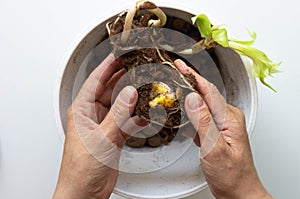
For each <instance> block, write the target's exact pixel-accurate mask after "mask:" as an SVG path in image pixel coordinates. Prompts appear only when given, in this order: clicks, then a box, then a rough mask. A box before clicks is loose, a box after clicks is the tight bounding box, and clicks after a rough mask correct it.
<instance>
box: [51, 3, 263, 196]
mask: <svg viewBox="0 0 300 199" xmlns="http://www.w3.org/2000/svg"><path fill="white" fill-rule="evenodd" d="M157 5H158V6H159V7H160V8H166V9H174V10H178V11H182V12H185V13H188V14H191V15H196V14H195V13H197V12H196V11H195V10H194V9H192V8H188V7H186V6H183V4H176V3H175V4H172V5H171V4H168V2H165V3H163V2H161V3H157ZM121 11H122V10H121ZM116 14H118V13H116ZM112 16H114V14H113V15H111V14H110V15H109V14H106V16H104V17H101V18H100V19H98V20H96V21H95V22H94V23H92V25H90V26H89V27H88V28H87V29H86V30H84V31H82V32H81V33H80V34H79V35H78V36H77V37H76V39H75V40H74V41H73V42H72V44H71V45H70V47H69V49H68V51H67V52H66V53H65V55H64V56H63V59H62V63H61V64H60V67H59V70H58V71H57V77H56V81H55V86H54V89H53V92H54V95H53V108H54V116H55V121H56V126H57V128H58V134H59V137H60V140H61V142H62V143H64V141H65V131H64V128H63V125H62V121H61V119H62V118H61V115H60V105H59V102H60V89H61V84H62V80H63V76H64V72H65V70H66V66H67V65H68V63H69V61H70V59H71V57H72V55H73V53H74V51H75V50H76V49H77V48H78V46H79V45H80V43H81V42H82V41H83V40H84V38H85V37H86V36H87V35H88V34H89V33H90V32H91V31H93V30H94V29H95V28H96V27H97V26H98V25H99V24H101V23H102V22H104V21H106V20H108V19H110V18H111V17H112ZM241 60H242V62H243V64H244V66H245V68H246V71H247V77H248V79H249V86H250V92H251V111H250V117H249V124H248V127H247V132H248V136H249V137H251V135H252V133H253V130H254V127H255V123H256V117H257V109H258V92H257V84H256V79H255V78H254V76H253V75H252V72H251V63H250V62H249V60H248V59H245V58H243V57H241ZM206 188H208V184H207V182H206V181H205V182H204V183H203V184H199V186H196V187H194V188H193V189H189V190H187V191H185V192H181V193H176V194H172V195H167V196H161V197H158V196H153V197H143V198H145V199H154V198H155V199H171V198H172V199H173V198H183V197H188V196H191V195H193V194H196V193H199V192H201V191H203V190H204V189H206ZM113 193H115V194H117V195H119V196H123V197H138V198H141V196H138V195H134V194H132V193H128V192H126V191H123V190H119V189H118V188H116V187H115V188H114V190H113Z"/></svg>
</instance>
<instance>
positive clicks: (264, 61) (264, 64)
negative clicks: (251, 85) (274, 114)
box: [229, 41, 281, 91]
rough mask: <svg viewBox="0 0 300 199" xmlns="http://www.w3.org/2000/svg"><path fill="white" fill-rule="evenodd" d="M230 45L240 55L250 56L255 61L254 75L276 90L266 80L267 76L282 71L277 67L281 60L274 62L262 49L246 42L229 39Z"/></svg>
mask: <svg viewBox="0 0 300 199" xmlns="http://www.w3.org/2000/svg"><path fill="white" fill-rule="evenodd" d="M229 47H230V48H232V49H234V50H235V51H236V52H238V53H239V54H240V55H244V56H247V57H249V58H250V59H251V60H252V62H253V75H254V76H255V77H258V78H259V79H260V81H261V82H262V83H263V84H264V85H265V86H267V87H269V88H270V89H272V90H273V91H275V89H274V88H273V87H272V86H270V85H269V84H267V83H266V82H265V78H266V77H268V76H272V75H273V74H274V73H278V72H280V71H279V70H278V69H277V68H278V66H279V65H280V64H281V62H279V63H274V62H272V60H271V59H270V58H269V57H268V56H267V55H266V54H265V53H264V52H262V51H261V50H258V49H256V48H253V47H251V46H248V45H245V44H241V43H237V42H234V41H229Z"/></svg>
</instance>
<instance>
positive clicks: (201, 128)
mask: <svg viewBox="0 0 300 199" xmlns="http://www.w3.org/2000/svg"><path fill="white" fill-rule="evenodd" d="M185 109H186V113H187V115H188V117H189V119H190V121H191V123H192V124H193V126H194V128H195V129H196V131H197V133H198V136H199V138H200V139H199V141H200V145H201V156H202V157H205V156H206V155H207V154H208V153H209V152H210V151H211V150H212V148H213V147H214V146H215V144H216V143H217V141H218V139H219V137H220V131H219V129H218V128H217V126H216V124H215V122H214V120H213V118H212V115H211V113H210V111H209V108H208V106H207V105H206V103H205V102H204V100H203V99H202V97H201V96H200V95H199V94H197V93H190V94H189V95H188V96H187V97H186V99H185Z"/></svg>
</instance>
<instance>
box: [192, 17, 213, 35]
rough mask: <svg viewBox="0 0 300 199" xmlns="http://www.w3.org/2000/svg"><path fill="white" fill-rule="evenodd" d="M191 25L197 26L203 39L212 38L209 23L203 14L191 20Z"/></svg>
mask: <svg viewBox="0 0 300 199" xmlns="http://www.w3.org/2000/svg"><path fill="white" fill-rule="evenodd" d="M192 21H193V24H195V23H196V24H197V26H198V29H199V31H200V34H201V36H202V37H203V38H209V37H211V36H212V30H211V23H210V21H209V19H208V17H207V16H206V15H205V14H200V15H198V16H195V17H193V18H192Z"/></svg>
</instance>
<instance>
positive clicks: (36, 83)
mask: <svg viewBox="0 0 300 199" xmlns="http://www.w3.org/2000/svg"><path fill="white" fill-rule="evenodd" d="M133 2H134V1H128V0H110V1H102V0H97V1H96V0H89V1H71V0H51V1H50V0H49V1H40V0H27V1H21V0H19V1H17V0H9V1H8V0H6V1H5V0H0V69H1V71H0V198H1V199H17V198H26V199H27V198H28V199H40V198H51V196H52V193H53V191H54V188H55V184H56V180H57V175H58V171H59V165H60V160H61V154H62V149H63V143H62V141H61V139H60V137H59V135H58V130H57V127H56V122H55V118H54V110H53V98H54V88H55V85H56V81H57V77H58V76H59V72H60V71H61V68H62V67H64V64H65V62H66V60H67V58H68V55H70V53H71V51H72V50H73V48H74V47H75V44H76V43H77V42H78V41H79V40H80V39H81V38H82V37H83V36H84V33H86V32H87V31H89V30H91V28H92V27H93V26H95V25H96V24H98V23H99V22H101V21H102V20H103V19H105V18H107V17H108V16H111V15H112V14H115V13H118V12H120V11H122V10H123V9H125V8H127V7H128V6H131V5H132V3H133ZM156 2H159V5H174V4H176V5H178V4H179V5H182V8H184V9H185V8H187V9H188V10H192V11H194V12H195V13H206V14H208V16H210V18H211V19H212V21H213V22H214V23H226V24H228V26H229V28H230V30H231V32H232V33H234V35H237V36H239V37H242V38H245V39H247V34H246V32H245V28H250V29H254V30H255V31H256V32H257V34H258V39H257V41H256V43H255V46H256V47H258V48H260V49H264V50H265V51H266V52H267V54H268V55H269V56H270V57H271V58H272V59H273V60H274V61H283V64H282V66H281V67H280V69H281V70H283V71H284V72H283V73H280V74H277V75H276V76H275V77H274V78H271V79H268V81H269V82H270V83H271V84H272V85H273V86H274V87H275V88H276V89H277V91H278V92H277V93H273V92H272V91H270V90H269V89H267V88H265V87H263V86H261V84H259V83H258V91H259V109H258V118H257V123H256V128H255V130H254V133H253V135H252V138H251V143H252V149H253V155H254V159H255V163H256V166H257V169H258V171H259V174H260V176H261V179H262V181H263V183H264V185H265V186H266V187H267V189H268V190H269V191H270V192H271V193H272V194H273V196H274V197H275V198H288V199H296V198H299V197H300V171H299V168H300V161H299V157H300V130H299V128H298V125H299V123H300V117H299V112H300V105H299V104H300V64H299V58H300V54H299V44H300V36H299V34H300V23H299V19H300V12H299V6H298V3H297V1H296V0H285V1H274V0H264V1H261V0H252V1H238V0H236V1H235V0H225V1H224V0H222V1H221V0H219V1H217V0H209V1H208V0H207V1H204V0H202V1H201V0H188V1H179V0H160V1H156ZM183 2H188V3H183ZM249 186H251V185H249ZM209 195H210V194H209V191H208V190H206V191H205V192H204V193H202V194H198V195H197V196H193V197H191V198H211V196H209ZM112 198H119V197H116V196H113V197H112Z"/></svg>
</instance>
